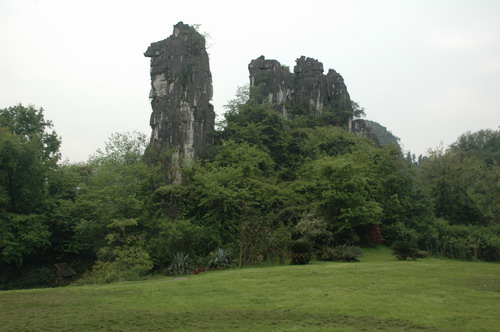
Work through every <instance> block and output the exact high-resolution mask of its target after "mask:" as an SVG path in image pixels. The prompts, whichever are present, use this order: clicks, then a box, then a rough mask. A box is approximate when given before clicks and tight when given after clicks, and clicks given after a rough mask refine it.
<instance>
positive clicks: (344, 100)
mask: <svg viewBox="0 0 500 332" xmlns="http://www.w3.org/2000/svg"><path fill="white" fill-rule="evenodd" d="M248 70H249V72H250V87H251V88H253V89H254V91H255V93H254V95H255V96H256V97H255V98H256V99H257V100H256V101H257V102H259V103H264V102H269V104H270V105H272V107H274V108H275V109H276V110H277V111H279V112H281V113H282V114H283V116H284V117H285V118H288V111H289V110H287V105H290V103H294V104H303V105H306V107H307V109H308V111H309V112H310V113H313V114H318V115H319V114H322V113H323V111H324V109H325V108H328V109H329V110H343V111H347V112H349V111H351V112H352V102H351V98H350V96H349V93H348V92H347V87H346V85H345V83H344V79H343V78H342V76H341V75H340V74H339V73H337V72H336V71H335V70H333V69H330V70H328V72H327V74H326V75H325V74H323V72H324V70H323V64H322V63H321V62H319V61H318V60H316V59H313V58H306V57H304V56H302V57H300V58H298V59H297V60H296V65H295V67H294V69H293V73H291V72H290V70H289V68H288V67H286V66H282V65H281V64H280V63H279V62H278V61H276V60H269V59H265V57H264V56H261V57H259V58H257V59H255V60H252V61H251V62H250V64H249V65H248ZM349 121H352V119H351V120H349ZM345 125H348V126H349V127H350V128H351V127H352V128H354V126H353V125H352V123H350V122H349V123H345ZM358 127H359V126H358Z"/></svg>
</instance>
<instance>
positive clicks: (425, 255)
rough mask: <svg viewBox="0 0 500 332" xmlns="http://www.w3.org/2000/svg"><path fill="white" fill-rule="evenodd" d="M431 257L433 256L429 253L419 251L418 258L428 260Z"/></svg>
mask: <svg viewBox="0 0 500 332" xmlns="http://www.w3.org/2000/svg"><path fill="white" fill-rule="evenodd" d="M430 255H431V253H430V252H428V251H424V250H419V251H417V258H427V257H429V256H430Z"/></svg>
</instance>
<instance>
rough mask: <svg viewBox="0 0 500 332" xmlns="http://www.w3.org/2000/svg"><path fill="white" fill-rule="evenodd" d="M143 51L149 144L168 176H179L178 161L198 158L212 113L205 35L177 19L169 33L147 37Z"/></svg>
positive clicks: (207, 136)
mask: <svg viewBox="0 0 500 332" xmlns="http://www.w3.org/2000/svg"><path fill="white" fill-rule="evenodd" d="M144 56H146V57H149V58H151V92H150V95H149V97H150V99H151V107H152V109H153V112H152V114H151V120H150V125H151V129H152V133H151V142H150V147H154V148H155V149H159V150H162V151H164V152H167V153H165V155H167V157H166V159H167V160H163V162H164V163H166V164H167V165H168V167H169V170H170V174H169V180H170V181H171V182H173V183H179V182H180V181H181V173H180V167H181V165H182V164H183V163H189V162H190V161H192V160H194V159H197V158H199V157H200V156H201V155H202V153H203V150H204V148H205V147H206V146H207V145H209V144H211V139H210V133H211V132H212V131H213V129H214V122H215V113H214V110H213V106H212V105H211V104H210V100H211V99H212V93H213V88H212V74H211V72H210V66H209V60H208V53H207V51H206V49H205V38H204V37H203V36H202V35H201V34H199V33H198V32H197V31H196V29H194V28H193V27H191V26H189V25H187V24H184V23H182V22H179V23H177V24H176V25H175V26H174V31H173V34H172V35H171V36H170V37H168V38H167V39H165V40H162V41H159V42H156V43H152V44H151V45H150V46H149V47H148V49H147V51H146V52H145V53H144Z"/></svg>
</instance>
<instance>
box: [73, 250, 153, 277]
mask: <svg viewBox="0 0 500 332" xmlns="http://www.w3.org/2000/svg"><path fill="white" fill-rule="evenodd" d="M98 257H99V260H98V261H97V262H96V263H95V264H94V266H93V267H92V270H91V271H89V272H87V273H85V274H84V275H83V276H82V279H81V280H80V281H79V283H80V284H101V283H111V282H116V281H126V280H138V279H140V277H141V276H144V275H146V274H147V273H148V272H149V271H151V269H152V268H153V262H152V261H151V260H150V257H149V254H148V253H147V252H146V251H145V250H144V249H142V248H141V247H137V246H121V247H115V248H102V249H101V250H100V251H99V253H98Z"/></svg>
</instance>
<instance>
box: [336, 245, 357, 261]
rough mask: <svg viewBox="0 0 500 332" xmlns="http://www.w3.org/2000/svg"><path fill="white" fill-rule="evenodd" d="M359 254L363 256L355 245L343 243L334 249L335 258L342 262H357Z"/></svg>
mask: <svg viewBox="0 0 500 332" xmlns="http://www.w3.org/2000/svg"><path fill="white" fill-rule="evenodd" d="M361 256H363V251H362V250H361V248H359V247H356V246H350V245H347V244H343V245H340V246H337V247H335V249H334V257H335V260H339V261H342V262H359V258H360V257H361Z"/></svg>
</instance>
